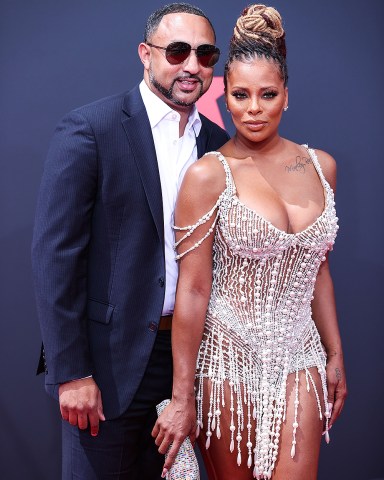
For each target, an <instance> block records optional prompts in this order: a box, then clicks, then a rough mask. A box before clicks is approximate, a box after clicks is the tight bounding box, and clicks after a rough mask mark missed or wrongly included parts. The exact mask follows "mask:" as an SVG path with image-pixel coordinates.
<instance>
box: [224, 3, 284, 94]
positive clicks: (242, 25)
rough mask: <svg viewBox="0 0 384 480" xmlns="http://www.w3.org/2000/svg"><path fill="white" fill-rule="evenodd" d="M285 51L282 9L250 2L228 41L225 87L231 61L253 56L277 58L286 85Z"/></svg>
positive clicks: (249, 58)
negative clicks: (278, 9)
mask: <svg viewBox="0 0 384 480" xmlns="http://www.w3.org/2000/svg"><path fill="white" fill-rule="evenodd" d="M286 54H287V49H286V46H285V32H284V28H283V24H282V19H281V16H280V14H279V12H278V11H277V10H276V9H275V8H273V7H267V6H265V5H262V4H254V5H249V6H248V7H246V8H245V9H244V10H243V12H242V14H241V15H240V17H239V18H238V19H237V22H236V25H235V28H234V30H233V36H232V38H231V41H230V43H229V53H228V59H227V62H226V64H225V67H224V86H225V88H226V87H227V76H228V72H229V69H230V66H231V64H232V62H233V61H234V60H240V61H246V60H252V59H254V58H255V57H259V58H261V57H264V58H266V59H268V60H272V61H273V62H275V63H276V65H277V66H278V68H279V72H280V75H281V78H282V80H283V81H284V86H286V85H287V82H288V69H287V63H286Z"/></svg>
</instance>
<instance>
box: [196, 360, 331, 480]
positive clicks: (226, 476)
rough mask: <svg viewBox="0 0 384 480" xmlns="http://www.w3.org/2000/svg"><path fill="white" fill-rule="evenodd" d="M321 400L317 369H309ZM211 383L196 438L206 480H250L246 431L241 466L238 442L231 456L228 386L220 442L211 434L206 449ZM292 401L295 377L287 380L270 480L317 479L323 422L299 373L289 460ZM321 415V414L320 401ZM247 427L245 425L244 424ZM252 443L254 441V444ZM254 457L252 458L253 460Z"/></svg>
mask: <svg viewBox="0 0 384 480" xmlns="http://www.w3.org/2000/svg"><path fill="white" fill-rule="evenodd" d="M309 371H310V373H311V375H312V378H313V380H314V383H315V385H316V389H317V392H318V394H319V398H320V400H321V399H322V397H323V395H322V387H321V381H320V376H319V374H318V371H317V368H311V369H309ZM209 392H210V381H209V380H207V379H206V380H204V396H203V398H204V403H203V421H204V427H203V429H202V431H201V433H200V436H199V438H198V440H197V441H198V444H199V448H200V451H201V454H202V457H203V460H204V465H205V468H206V471H207V474H208V478H209V480H234V479H236V480H253V464H252V467H251V468H248V467H247V459H248V449H247V446H246V442H247V440H246V437H247V429H246V428H245V429H244V431H243V433H242V436H243V440H242V442H241V456H242V462H241V465H240V466H238V465H237V453H238V452H237V442H236V440H235V448H234V451H233V452H230V443H231V432H230V424H231V421H230V420H231V419H230V411H229V405H230V390H229V386H228V384H227V383H225V384H224V399H225V405H226V406H225V408H222V410H221V415H220V430H221V438H220V439H218V438H217V437H216V434H215V433H213V434H212V436H211V439H210V446H209V448H208V449H206V447H205V444H206V440H207V437H206V428H207V415H208V411H209ZM294 401H295V374H294V373H293V374H290V375H289V376H288V379H287V413H286V420H285V422H284V423H283V424H282V427H281V432H280V445H279V454H278V457H277V461H276V465H275V470H274V472H273V475H272V479H273V480H315V479H316V477H317V467H318V458H319V451H320V441H321V434H322V430H323V420H320V415H319V409H318V404H317V399H316V395H315V392H314V389H313V386H312V383H310V391H309V392H307V383H306V379H305V372H304V371H300V372H299V402H300V403H299V406H298V416H297V420H298V424H299V426H298V428H297V431H296V442H297V443H296V452H295V456H294V458H293V459H292V458H291V447H292V439H293V437H292V432H293V423H294V409H295V405H294ZM321 408H322V412H323V411H324V405H323V401H322V400H321ZM245 423H247V421H246V422H245ZM251 424H252V427H251V433H252V436H253V435H254V432H255V428H256V424H255V421H254V420H251ZM253 443H254V440H253ZM252 457H253V456H252Z"/></svg>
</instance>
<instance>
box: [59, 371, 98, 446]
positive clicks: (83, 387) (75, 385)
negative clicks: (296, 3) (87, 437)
mask: <svg viewBox="0 0 384 480" xmlns="http://www.w3.org/2000/svg"><path fill="white" fill-rule="evenodd" d="M59 403H60V412H61V416H62V417H63V419H64V420H66V421H67V422H69V423H70V424H71V425H78V427H79V428H80V429H81V430H85V429H86V428H87V427H88V422H89V425H90V427H91V435H92V436H94V437H95V436H96V435H97V434H98V433H99V421H100V420H102V421H104V420H105V417H104V413H103V403H102V401H101V392H100V390H99V388H98V386H97V385H96V383H95V381H94V380H93V378H83V379H80V380H73V381H71V382H67V383H63V384H61V385H60V387H59Z"/></svg>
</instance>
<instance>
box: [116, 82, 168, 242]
mask: <svg viewBox="0 0 384 480" xmlns="http://www.w3.org/2000/svg"><path fill="white" fill-rule="evenodd" d="M123 111H124V112H125V113H126V114H127V115H126V116H125V118H123V121H122V124H123V127H124V130H125V133H126V135H127V138H128V141H129V144H130V147H131V149H132V152H133V157H134V160H135V162H136V165H137V168H138V170H139V173H140V177H141V181H142V183H143V187H144V191H145V194H146V197H147V200H148V204H149V207H150V209H151V212H152V216H153V219H154V222H155V225H156V229H157V232H158V234H159V237H160V240H161V242H162V244H163V243H164V221H163V200H162V195H161V184H160V175H159V167H158V164H157V158H156V150H155V145H154V143H153V138H152V131H151V126H150V123H149V120H148V116H147V112H146V110H145V107H144V103H143V101H142V98H141V95H140V91H139V88H138V87H136V88H135V89H134V90H132V91H131V92H129V93H128V94H127V95H126V97H125V99H124V108H123Z"/></svg>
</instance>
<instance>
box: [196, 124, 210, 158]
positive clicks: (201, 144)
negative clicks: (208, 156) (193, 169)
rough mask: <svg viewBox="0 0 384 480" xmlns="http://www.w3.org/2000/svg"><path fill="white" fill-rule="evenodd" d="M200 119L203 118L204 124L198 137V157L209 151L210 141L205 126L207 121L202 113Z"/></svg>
mask: <svg viewBox="0 0 384 480" xmlns="http://www.w3.org/2000/svg"><path fill="white" fill-rule="evenodd" d="M200 119H201V122H202V125H201V130H200V133H199V136H198V137H197V139H196V146H197V158H200V157H202V156H203V155H204V154H205V153H206V152H207V144H208V141H209V138H208V133H207V129H206V128H205V121H204V119H203V117H202V116H201V115H200Z"/></svg>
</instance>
